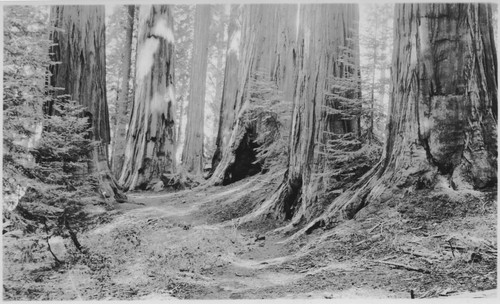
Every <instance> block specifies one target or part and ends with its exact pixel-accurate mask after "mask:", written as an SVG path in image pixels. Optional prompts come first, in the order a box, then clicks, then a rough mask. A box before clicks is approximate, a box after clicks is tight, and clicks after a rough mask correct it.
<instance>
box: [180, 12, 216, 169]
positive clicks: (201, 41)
mask: <svg viewBox="0 0 500 304" xmlns="http://www.w3.org/2000/svg"><path fill="white" fill-rule="evenodd" d="M210 9H211V6H210V5H207V4H205V5H203V4H201V5H200V4H199V5H196V13H195V23H194V46H193V57H192V60H191V83H190V86H191V88H190V93H189V99H190V100H189V104H188V108H187V124H186V142H185V145H184V149H183V151H182V166H183V167H184V168H185V169H186V170H187V171H188V172H190V173H192V174H195V175H201V174H202V173H203V137H204V136H203V135H204V119H205V85H206V77H207V61H208V57H207V56H208V37H209V35H208V34H209V33H208V30H209V28H210V19H211V14H210Z"/></svg>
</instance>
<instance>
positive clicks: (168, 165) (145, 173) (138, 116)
mask: <svg viewBox="0 0 500 304" xmlns="http://www.w3.org/2000/svg"><path fill="white" fill-rule="evenodd" d="M137 43H138V47H137V60H136V75H135V83H136V84H135V96H134V103H133V109H132V116H131V117H130V124H129V129H128V132H127V143H126V148H125V160H124V163H123V170H122V173H121V175H120V180H119V182H120V184H122V185H123V186H124V187H125V188H126V189H128V190H133V189H136V188H138V187H145V186H146V185H147V184H148V183H150V182H151V181H152V180H153V179H157V178H160V177H161V175H162V174H163V173H173V172H174V170H175V148H176V140H175V123H174V121H175V119H174V117H175V87H174V61H173V60H174V56H175V54H174V36H173V17H172V14H171V11H170V7H169V6H168V5H152V6H141V7H140V9H139V33H138V42H137Z"/></svg>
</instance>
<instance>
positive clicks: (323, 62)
mask: <svg viewBox="0 0 500 304" xmlns="http://www.w3.org/2000/svg"><path fill="white" fill-rule="evenodd" d="M358 18H359V16H358V6H357V5H353V4H312V5H301V7H300V14H299V26H298V40H297V52H296V54H295V53H294V54H293V59H294V65H295V67H296V69H297V70H298V71H297V74H296V75H297V82H296V85H295V87H296V90H295V93H294V109H293V116H292V126H291V137H290V145H289V164H288V169H287V171H286V173H285V177H284V180H283V182H282V184H281V186H280V188H279V189H278V191H277V192H276V193H275V194H274V195H273V197H271V198H270V199H269V200H268V201H266V202H265V203H264V204H263V205H262V207H261V208H260V210H258V211H257V212H256V214H255V215H261V214H264V215H266V214H268V213H269V212H272V213H274V214H275V216H276V217H278V218H280V219H287V220H288V219H292V218H294V217H295V220H294V223H296V222H298V221H300V220H302V219H307V220H308V219H310V218H312V217H314V216H316V215H318V214H319V213H320V212H321V211H322V208H323V207H322V205H323V204H322V203H323V201H324V200H325V199H324V198H322V196H323V195H324V189H322V184H323V182H322V173H323V171H324V169H325V165H326V159H325V157H324V155H325V153H326V152H327V150H326V149H325V146H326V143H327V141H328V138H329V137H328V136H327V134H345V133H353V134H357V133H358V130H359V119H358V118H357V117H354V118H349V119H347V118H345V117H342V116H341V115H339V114H331V113H329V112H327V111H325V109H327V108H329V107H330V108H331V107H335V100H333V99H331V98H327V95H330V94H331V93H335V92H336V88H338V87H339V83H342V84H345V83H349V84H350V85H349V87H348V91H349V92H348V93H349V95H350V96H347V97H350V98H355V97H357V96H356V94H358V93H359V80H358V70H359V59H358V57H357V56H359V55H358V54H359V53H358V52H357V41H356V37H357V23H358ZM347 53H349V54H347ZM346 56H347V57H349V60H348V62H346V61H345V60H346ZM332 80H333V81H332ZM342 94H345V92H343V93H342ZM339 95H340V94H339Z"/></svg>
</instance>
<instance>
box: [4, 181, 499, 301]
mask: <svg viewBox="0 0 500 304" xmlns="http://www.w3.org/2000/svg"><path fill="white" fill-rule="evenodd" d="M278 181H279V178H275V179H274V180H273V179H272V178H271V177H267V179H266V178H264V177H262V176H257V177H251V178H248V179H245V180H242V181H240V182H237V183H234V184H232V185H229V186H224V187H213V188H205V189H204V188H197V189H193V190H185V191H180V192H176V193H165V192H156V193H153V192H136V193H129V197H130V198H131V200H132V201H133V203H125V204H117V205H116V206H115V207H116V208H115V209H114V210H106V209H105V208H104V207H102V206H100V205H94V206H90V207H89V212H93V214H94V216H93V217H92V218H93V220H92V225H91V226H89V229H87V230H86V231H83V232H80V234H79V235H78V238H79V241H80V243H81V244H82V245H83V246H84V248H86V249H85V253H81V252H78V251H77V250H76V249H74V246H73V245H72V244H71V243H70V241H69V240H66V239H62V238H59V239H57V238H54V239H53V240H51V242H52V249H53V251H54V252H55V253H56V255H57V256H58V257H59V258H61V259H63V260H64V261H65V263H64V264H63V265H59V266H56V265H55V263H54V260H53V259H52V257H51V256H50V255H49V254H48V252H47V250H46V248H45V249H44V246H43V242H42V241H33V238H32V237H28V236H19V235H18V236H14V235H4V238H3V240H4V242H3V243H4V245H3V247H4V260H3V261H4V262H3V266H4V270H3V298H4V299H6V300H14V299H16V300H28V299H31V300H35V299H36V300H56V299H57V300H70V299H77V300H89V299H127V300H145V299H156V300H161V299H169V298H181V299H270V298H273V299H274V298H302V299H304V298H323V299H324V298H326V299H331V298H359V297H361V298H410V292H411V291H413V294H414V296H415V298H429V297H433V298H435V297H448V296H462V297H496V284H497V235H496V233H497V228H496V227H497V226H496V225H497V202H496V191H492V192H491V193H489V194H486V195H483V198H482V199H480V200H477V199H476V200H475V199H468V201H464V199H463V197H462V198H460V199H452V196H447V195H443V194H441V195H437V196H436V195H433V194H430V193H420V194H418V195H413V196H412V197H410V198H403V199H396V198H395V199H394V200H393V202H392V203H390V204H389V206H388V208H383V210H379V211H373V210H372V211H371V212H369V213H368V212H365V214H364V215H363V214H361V216H360V218H359V219H357V220H351V221H347V222H345V223H343V224H341V225H340V226H338V227H336V228H334V229H330V230H322V229H316V230H315V231H313V233H311V234H309V235H301V236H299V237H293V238H291V237H290V236H291V234H283V233H278V232H276V230H275V229H276V228H277V227H279V226H282V225H284V224H285V223H280V222H277V221H276V220H273V219H268V220H262V221H259V222H255V223H245V224H241V225H240V223H239V221H238V220H237V218H238V217H241V216H242V215H245V214H247V213H249V212H251V210H252V209H253V208H254V207H255V206H256V205H258V204H259V203H260V202H261V201H262V200H264V199H266V198H267V197H269V196H270V195H271V194H272V193H273V191H275V188H276V187H277V182H278ZM465 202H466V203H467V204H464V203H465ZM479 291H482V292H479ZM466 292H472V293H466Z"/></svg>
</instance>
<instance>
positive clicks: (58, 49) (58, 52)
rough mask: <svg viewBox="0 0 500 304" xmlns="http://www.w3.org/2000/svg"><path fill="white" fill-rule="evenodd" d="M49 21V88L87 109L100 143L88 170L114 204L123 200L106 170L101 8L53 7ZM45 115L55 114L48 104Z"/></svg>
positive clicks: (103, 34)
mask: <svg viewBox="0 0 500 304" xmlns="http://www.w3.org/2000/svg"><path fill="white" fill-rule="evenodd" d="M51 18H52V20H53V25H54V28H55V30H54V32H52V37H51V38H52V40H53V41H54V46H53V47H52V48H51V56H52V58H51V59H52V60H53V61H54V62H59V63H58V64H54V65H52V66H51V73H52V76H51V85H52V86H53V87H57V88H63V89H64V90H63V91H60V92H58V95H63V94H67V95H69V96H70V98H71V99H73V100H76V101H78V102H79V103H80V104H81V105H83V106H85V107H86V108H87V111H88V112H87V113H86V115H87V116H88V117H89V123H90V125H91V126H92V137H93V139H94V140H96V141H98V142H99V143H100V144H99V145H98V146H97V147H96V149H95V150H94V152H93V153H92V156H91V159H90V161H89V162H88V170H89V172H90V173H97V174H98V178H99V182H100V193H101V194H102V195H103V197H104V198H109V197H111V196H112V195H114V198H115V199H116V200H117V201H121V200H124V199H126V197H125V196H124V195H123V194H122V193H121V192H120V190H119V188H118V185H117V184H116V181H115V179H114V177H113V175H112V174H111V171H110V169H109V167H108V157H107V146H108V144H109V140H110V134H109V131H110V130H109V117H108V105H107V101H106V70H105V66H106V58H105V29H104V6H54V7H52V10H51ZM46 112H47V113H48V114H51V115H52V114H54V113H53V109H52V106H51V104H48V105H47V107H46Z"/></svg>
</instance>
